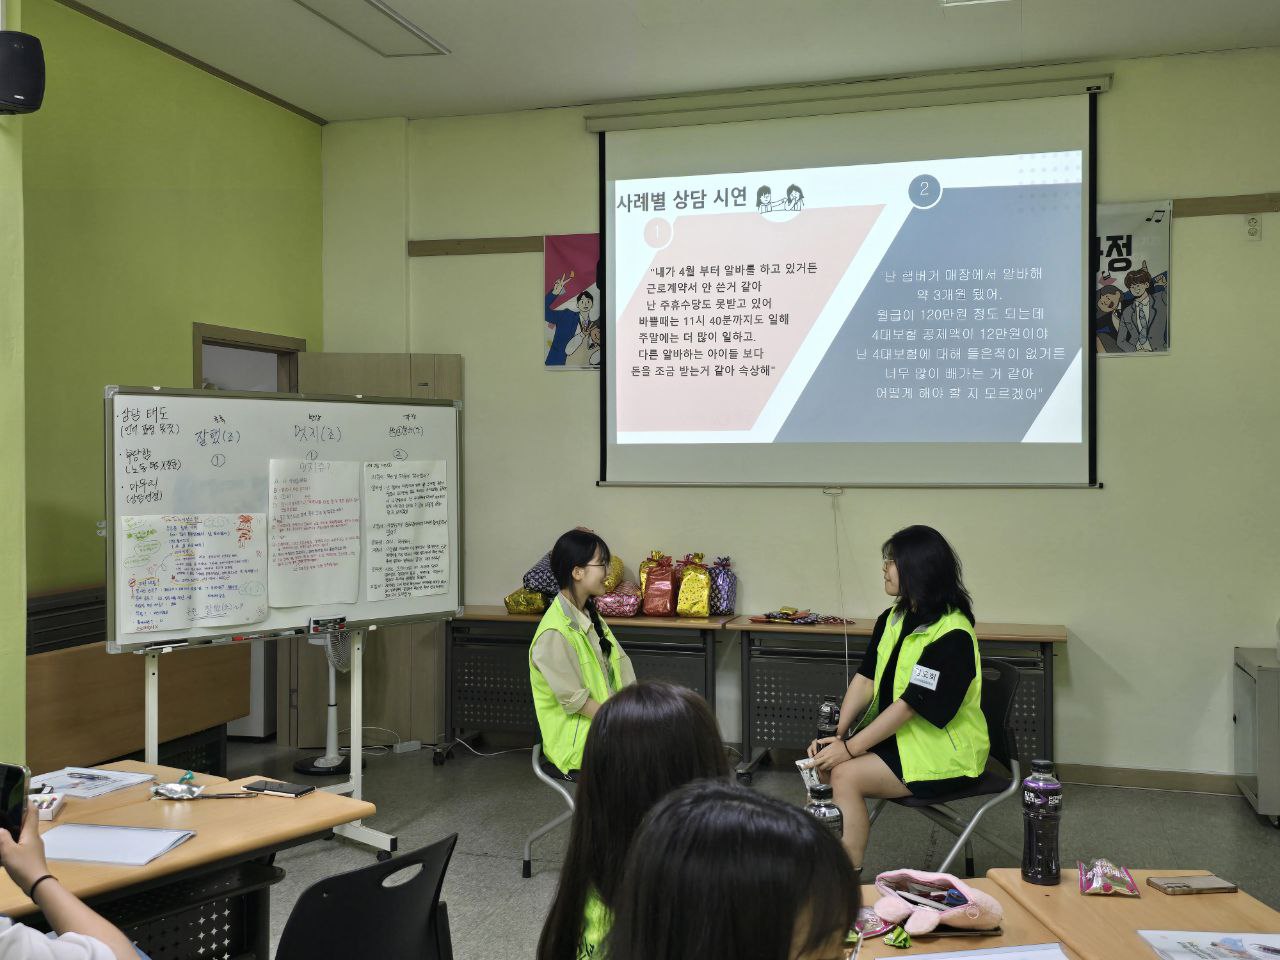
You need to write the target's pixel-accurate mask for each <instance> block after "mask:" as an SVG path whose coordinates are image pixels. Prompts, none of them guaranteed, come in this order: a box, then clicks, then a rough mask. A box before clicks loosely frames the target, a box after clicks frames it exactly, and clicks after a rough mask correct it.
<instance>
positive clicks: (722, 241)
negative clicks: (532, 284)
mask: <svg viewBox="0 0 1280 960" xmlns="http://www.w3.org/2000/svg"><path fill="white" fill-rule="evenodd" d="M1082 159H1083V158H1082V154H1081V153H1080V152H1079V151H1070V152H1062V153H1037V154H1021V155H1016V156H998V157H973V158H961V159H947V160H927V161H912V162H905V163H888V164H874V165H862V166H850V167H821V168H813V169H807V170H768V171H760V172H750V173H731V174H715V175H706V176H689V177H670V178H661V179H644V180H618V181H615V182H614V183H613V189H612V197H611V204H612V207H613V210H612V216H613V240H614V256H613V270H614V272H613V276H612V278H611V279H612V282H611V283H610V284H609V296H610V297H611V300H612V311H611V313H612V316H613V318H614V324H613V328H612V331H611V340H610V351H611V353H612V360H613V363H612V377H613V379H612V384H611V389H612V391H613V401H614V411H615V417H616V420H615V423H616V442H617V443H619V444H708V443H868V442H888V443H910V442H917V443H948V442H994V443H1076V444H1078V443H1080V442H1082V419H1083V418H1082V397H1083V395H1084V390H1083V387H1082V369H1081V367H1082V363H1083V361H1084V357H1083V355H1082V352H1081V344H1082V342H1083V336H1082V329H1083V326H1082V323H1083V320H1082V318H1083V303H1082V290H1083V281H1082V279H1081V278H1082V276H1083V275H1082V273H1081V271H1082V269H1083V265H1082V263H1081V257H1082V249H1083V243H1082V234H1083V226H1082V209H1083V199H1082Z"/></svg>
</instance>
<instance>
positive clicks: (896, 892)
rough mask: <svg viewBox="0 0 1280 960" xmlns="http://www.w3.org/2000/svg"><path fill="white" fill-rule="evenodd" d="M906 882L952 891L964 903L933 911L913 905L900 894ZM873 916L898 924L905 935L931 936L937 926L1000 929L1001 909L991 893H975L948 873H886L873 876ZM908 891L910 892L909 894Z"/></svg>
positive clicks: (964, 928)
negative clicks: (874, 891)
mask: <svg viewBox="0 0 1280 960" xmlns="http://www.w3.org/2000/svg"><path fill="white" fill-rule="evenodd" d="M908 883H916V884H919V885H921V886H923V887H929V888H930V889H931V890H939V891H946V890H955V891H957V892H958V893H959V894H960V896H962V897H964V899H965V901H966V902H965V903H962V904H960V905H959V906H954V907H944V908H943V909H941V910H935V909H934V908H932V907H926V906H923V905H922V904H917V903H912V902H911V901H910V900H906V899H904V898H903V897H902V896H900V894H901V893H902V892H904V891H907V890H908V888H907V884H908ZM876 890H877V891H878V892H879V894H880V899H879V900H877V901H876V904H875V911H876V914H877V915H878V916H879V917H880V918H881V919H882V920H885V921H887V922H889V923H892V924H900V925H901V926H902V927H903V928H904V929H905V930H906V931H907V933H910V934H921V933H930V932H932V931H933V930H934V928H936V927H938V926H944V927H954V928H958V929H962V930H994V929H995V928H996V927H998V926H1000V920H1001V919H1002V918H1003V917H1004V910H1003V909H1002V908H1001V906H1000V901H998V900H996V898H995V897H993V896H991V895H990V894H987V893H983V892H982V891H981V890H975V889H974V888H973V887H971V886H969V885H968V884H967V883H965V882H964V881H963V880H961V879H959V878H957V877H953V876H952V875H951V874H949V873H925V872H924V871H923V870H889V871H886V872H885V873H882V874H879V875H878V876H877V877H876ZM908 892H909V891H908Z"/></svg>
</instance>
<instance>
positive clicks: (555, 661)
mask: <svg viewBox="0 0 1280 960" xmlns="http://www.w3.org/2000/svg"><path fill="white" fill-rule="evenodd" d="M609 557H610V554H609V547H608V545H607V544H606V543H605V542H604V541H603V540H602V539H600V537H599V536H597V535H596V534H595V533H593V532H592V531H590V530H586V529H582V528H579V529H575V530H570V531H569V532H568V533H566V534H563V535H562V536H561V537H560V539H559V540H557V541H556V545H555V546H554V547H552V548H551V572H552V574H553V575H554V576H555V578H556V583H557V584H559V586H560V592H559V593H558V594H556V597H555V599H554V600H552V601H551V605H550V606H549V607H548V608H547V612H546V613H545V614H543V616H542V622H541V623H540V624H538V629H537V631H536V632H535V633H534V636H533V643H532V644H530V646H529V682H530V684H531V685H532V686H533V707H534V712H535V713H536V714H537V716H538V727H539V729H540V730H541V731H542V753H543V755H544V756H545V757H546V758H547V759H548V760H549V761H550V762H551V763H553V764H555V766H556V768H557V769H558V770H559V771H560V773H561V774H563V775H565V776H566V777H567V778H568V779H571V780H572V779H575V777H574V776H573V774H574V771H576V770H577V769H578V768H579V767H581V766H582V751H583V749H584V747H585V746H586V742H587V730H588V728H589V727H590V726H591V720H592V718H593V717H595V715H596V711H597V710H599V709H600V705H601V704H602V703H604V701H605V700H607V699H608V698H609V697H610V696H612V695H613V694H615V693H617V692H618V691H619V690H621V689H622V688H623V687H625V686H628V685H630V684H633V683H635V682H636V674H635V670H634V669H632V666H631V658H630V657H628V656H627V655H626V653H624V652H623V650H622V647H621V646H620V645H619V644H618V641H617V640H616V639H614V636H613V633H612V631H610V630H609V626H608V624H606V623H605V622H604V620H603V619H601V617H600V614H598V613H597V612H596V608H595V600H594V598H596V597H598V596H601V595H602V594H604V592H605V589H604V581H605V576H606V574H607V573H608V572H609Z"/></svg>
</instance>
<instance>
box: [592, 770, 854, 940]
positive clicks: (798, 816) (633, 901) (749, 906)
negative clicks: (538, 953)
mask: <svg viewBox="0 0 1280 960" xmlns="http://www.w3.org/2000/svg"><path fill="white" fill-rule="evenodd" d="M859 892H860V891H859V890H858V882H857V879H856V875H855V873H854V871H853V868H852V867H851V866H850V864H849V858H848V857H846V856H845V855H844V852H843V851H842V850H841V849H840V844H839V843H837V842H836V840H835V838H834V837H832V836H831V834H830V833H828V832H827V830H826V829H825V828H824V827H822V826H821V825H820V824H819V823H818V822H817V821H816V820H815V819H814V818H813V817H811V816H809V815H808V814H807V813H805V812H804V811H803V810H801V809H800V808H799V807H795V806H792V805H791V804H787V803H782V802H781V801H778V800H774V799H772V798H770V797H765V796H761V795H760V794H758V793H755V792H754V791H752V790H747V789H744V788H742V787H738V786H730V785H729V784H723V783H714V782H711V781H707V780H700V781H697V782H696V783H691V784H689V785H688V786H685V787H681V788H680V789H679V790H676V791H675V792H674V793H671V794H669V795H668V796H667V798H666V799H665V800H663V801H662V802H661V803H659V804H658V805H657V806H656V807H654V808H653V810H652V811H651V812H650V814H649V816H648V817H646V818H645V821H644V825H643V826H642V827H641V828H640V832H639V834H638V835H637V836H636V839H635V842H634V843H632V845H631V852H630V855H629V856H628V857H627V864H626V869H625V875H624V879H623V881H622V888H621V890H620V891H619V893H618V908H617V913H616V919H615V922H614V925H613V931H612V932H611V934H610V935H609V939H608V940H607V941H606V942H605V956H606V957H608V960H743V958H747V957H750V958H752V960H837V958H839V957H843V956H845V953H846V950H847V948H845V947H844V938H845V933H846V931H848V930H849V928H850V927H852V926H853V922H854V920H855V919H856V918H857V915H858V905H859Z"/></svg>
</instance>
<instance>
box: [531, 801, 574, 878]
mask: <svg viewBox="0 0 1280 960" xmlns="http://www.w3.org/2000/svg"><path fill="white" fill-rule="evenodd" d="M572 818H573V811H572V810H566V811H565V812H564V813H562V814H560V816H558V817H556V818H555V819H554V820H548V821H547V822H546V823H544V824H543V825H542V826H540V827H539V828H538V829H537V830H535V831H533V833H531V834H529V836H528V837H527V838H526V839H525V841H524V870H523V874H524V876H525V877H526V878H527V877H529V876H530V870H531V868H532V860H533V854H532V850H531V849H530V848H531V847H532V846H533V841H535V840H537V839H538V838H539V837H541V836H542V835H543V834H547V833H550V832H551V831H552V830H554V829H555V828H556V827H558V826H560V824H562V823H568V822H569V820H571V819H572Z"/></svg>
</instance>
